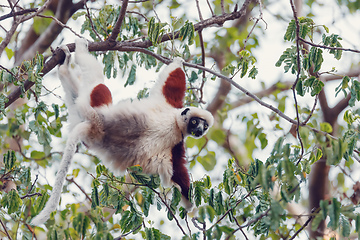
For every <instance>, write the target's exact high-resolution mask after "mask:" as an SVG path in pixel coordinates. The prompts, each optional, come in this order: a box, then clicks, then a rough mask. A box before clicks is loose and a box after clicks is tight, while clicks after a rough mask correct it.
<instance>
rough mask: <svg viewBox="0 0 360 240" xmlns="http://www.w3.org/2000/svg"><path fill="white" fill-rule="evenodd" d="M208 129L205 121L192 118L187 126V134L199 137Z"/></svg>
mask: <svg viewBox="0 0 360 240" xmlns="http://www.w3.org/2000/svg"><path fill="white" fill-rule="evenodd" d="M208 128H209V124H208V123H207V122H206V120H205V119H202V118H199V117H192V118H190V121H189V123H188V126H187V132H188V133H189V134H190V135H192V136H195V137H201V136H202V135H203V134H204V133H205V132H206V130H207V129H208Z"/></svg>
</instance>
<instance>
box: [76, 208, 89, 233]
mask: <svg viewBox="0 0 360 240" xmlns="http://www.w3.org/2000/svg"><path fill="white" fill-rule="evenodd" d="M73 226H74V229H75V231H77V232H78V233H79V235H80V236H85V235H86V230H87V229H88V228H89V227H90V219H89V217H88V216H86V215H85V213H83V212H80V213H78V214H77V215H76V217H75V218H74V219H73Z"/></svg>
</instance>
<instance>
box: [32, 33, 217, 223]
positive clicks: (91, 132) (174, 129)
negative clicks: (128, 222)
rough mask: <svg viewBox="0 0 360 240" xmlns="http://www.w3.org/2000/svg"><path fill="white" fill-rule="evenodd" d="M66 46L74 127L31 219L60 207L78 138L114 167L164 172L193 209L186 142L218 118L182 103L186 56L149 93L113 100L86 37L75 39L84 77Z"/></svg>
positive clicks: (63, 72)
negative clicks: (46, 194)
mask: <svg viewBox="0 0 360 240" xmlns="http://www.w3.org/2000/svg"><path fill="white" fill-rule="evenodd" d="M62 49H63V51H64V53H65V61H64V63H63V64H62V65H60V66H59V70H58V72H59V78H60V80H61V83H62V86H63V88H64V90H65V95H66V96H65V103H66V105H67V108H68V111H69V121H70V124H71V125H70V126H71V131H70V134H69V137H68V140H67V143H66V147H65V150H64V154H63V158H62V161H61V164H60V168H59V171H58V172H57V175H56V181H55V185H54V188H53V191H52V193H51V196H50V198H49V200H48V202H47V203H46V206H45V208H44V209H43V210H42V211H41V212H40V213H39V215H37V216H36V217H35V218H33V219H32V221H31V223H32V224H33V225H39V224H42V223H44V222H45V221H46V220H47V219H48V218H49V216H50V213H51V212H52V211H54V210H56V207H57V205H58V203H59V200H60V195H61V189H62V186H63V183H64V180H65V177H66V174H67V171H68V168H69V166H70V163H71V159H72V157H73V155H74V153H75V151H76V146H77V144H78V142H82V143H83V144H84V145H85V146H86V147H87V148H88V149H90V150H91V151H94V152H95V154H96V155H97V156H98V157H99V158H100V160H102V161H104V163H105V164H106V165H107V166H108V167H111V169H112V170H120V171H122V172H123V171H125V170H126V169H127V168H128V167H130V166H133V165H140V166H141V167H142V169H143V172H144V173H147V174H159V176H160V179H161V181H162V183H163V184H164V185H170V184H171V183H173V184H175V185H176V186H178V187H179V188H180V190H181V193H182V196H183V197H182V199H183V204H184V206H185V208H186V209H188V210H189V209H191V208H192V204H191V202H190V201H189V187H190V177H189V173H188V169H187V167H186V164H187V161H186V158H185V146H184V141H185V138H186V137H187V136H192V137H195V138H199V137H201V136H203V135H204V134H205V133H206V132H207V131H208V129H209V128H210V127H211V126H212V125H213V122H214V118H213V116H212V115H211V113H210V112H208V111H206V110H203V109H200V108H196V107H184V106H183V101H184V96H185V91H186V81H185V73H184V72H183V70H182V63H183V60H182V59H181V58H175V59H174V60H173V62H172V63H171V64H169V65H168V66H166V67H165V68H164V69H163V70H162V72H161V73H160V75H159V77H158V81H157V82H156V83H155V85H154V87H153V88H152V89H151V90H150V96H149V97H147V98H143V99H140V100H138V99H135V100H125V101H121V102H119V103H118V104H112V96H111V92H110V90H109V89H108V88H107V87H106V85H105V84H104V75H103V71H102V67H101V64H100V63H99V62H98V61H97V59H96V58H95V57H94V56H93V55H91V54H90V53H89V52H88V46H87V42H86V41H85V40H82V39H78V40H76V49H75V62H76V63H77V65H78V66H79V67H80V70H81V75H80V79H79V77H77V76H75V74H74V73H73V69H71V67H70V66H69V62H70V56H71V55H70V51H69V49H68V48H67V47H66V46H63V47H62Z"/></svg>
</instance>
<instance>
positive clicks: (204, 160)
mask: <svg viewBox="0 0 360 240" xmlns="http://www.w3.org/2000/svg"><path fill="white" fill-rule="evenodd" d="M196 160H197V161H198V162H199V163H200V164H201V165H202V166H203V167H204V169H205V170H206V171H211V170H213V169H214V167H215V165H216V157H215V152H213V151H208V153H207V154H206V155H205V156H203V157H201V156H198V157H197V158H196Z"/></svg>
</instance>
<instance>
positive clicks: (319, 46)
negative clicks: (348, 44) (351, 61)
mask: <svg viewBox="0 0 360 240" xmlns="http://www.w3.org/2000/svg"><path fill="white" fill-rule="evenodd" d="M299 40H300V41H302V42H304V43H306V44H309V45H310V46H313V47H318V48H324V49H329V50H341V51H347V52H355V53H360V50H356V49H351V48H340V47H328V46H324V45H319V44H315V43H312V42H309V41H306V40H305V39H303V38H299Z"/></svg>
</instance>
